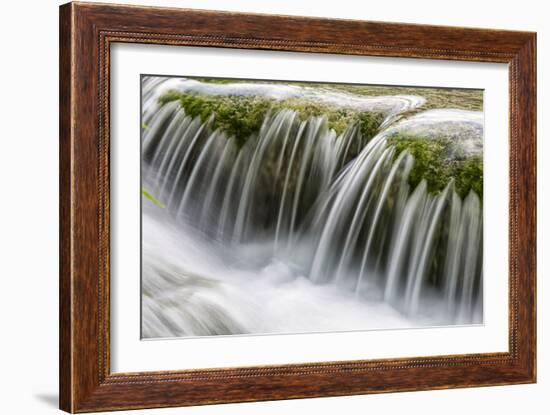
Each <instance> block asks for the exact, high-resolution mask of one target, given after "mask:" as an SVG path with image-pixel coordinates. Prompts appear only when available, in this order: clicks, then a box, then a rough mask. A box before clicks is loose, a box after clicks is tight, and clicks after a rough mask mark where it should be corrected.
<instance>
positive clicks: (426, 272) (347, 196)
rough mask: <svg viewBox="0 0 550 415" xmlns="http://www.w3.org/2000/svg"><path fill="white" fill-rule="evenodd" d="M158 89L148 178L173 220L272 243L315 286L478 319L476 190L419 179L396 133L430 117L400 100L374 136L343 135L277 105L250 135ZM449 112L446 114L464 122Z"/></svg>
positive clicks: (148, 136)
mask: <svg viewBox="0 0 550 415" xmlns="http://www.w3.org/2000/svg"><path fill="white" fill-rule="evenodd" d="M149 83H150V85H149V88H150V89H154V88H156V87H157V86H158V85H159V84H158V83H153V82H152V81H149ZM152 96H153V93H152V92H151V91H150V90H149V89H147V93H146V94H144V100H147V102H148V103H149V105H148V106H146V107H145V112H144V114H143V120H145V121H146V122H147V128H145V129H143V130H142V131H143V134H142V157H143V165H142V171H143V186H144V188H147V189H150V190H151V192H152V194H153V195H154V196H155V197H156V198H157V199H158V200H159V201H160V203H162V204H163V205H164V206H165V211H166V212H167V214H168V215H169V216H170V217H171V218H172V220H173V221H174V223H175V224H176V226H181V227H182V229H183V228H189V227H191V228H192V229H193V232H197V233H198V234H200V235H202V237H203V238H204V239H205V240H210V241H213V242H212V243H215V244H216V246H221V247H223V249H228V250H230V249H238V247H243V246H251V245H252V244H255V243H261V244H264V245H267V246H268V247H269V248H268V250H269V252H270V253H269V255H270V256H271V257H272V258H278V259H281V260H282V261H286V262H287V263H288V264H291V266H292V267H293V268H294V269H298V270H299V273H300V275H304V276H305V277H306V278H307V279H309V281H311V283H312V284H315V285H317V286H330V287H338V289H341V290H343V291H344V292H348V293H350V294H351V295H352V296H353V297H355V298H357V299H358V300H359V301H382V302H386V303H388V304H391V305H392V306H393V307H394V308H395V309H397V310H399V312H400V313H403V314H404V315H412V316H414V315H426V314H430V313H443V314H444V315H445V316H446V317H445V318H446V320H445V321H447V322H449V323H465V324H466V323H472V322H479V321H480V318H481V317H480V316H481V315H482V313H481V305H482V301H481V296H482V239H483V238H482V205H481V200H480V198H479V196H478V195H477V194H476V193H475V192H473V191H470V193H469V194H468V195H467V196H466V197H465V198H464V199H463V198H461V197H460V196H459V194H458V193H457V191H456V190H455V183H454V182H453V180H451V181H449V183H448V184H447V186H446V187H445V188H444V189H443V190H441V191H439V192H437V193H433V192H430V191H428V186H427V184H426V182H425V181H424V180H422V181H420V183H419V184H418V185H417V186H416V187H415V188H411V187H410V184H409V180H408V179H409V175H410V173H411V169H412V168H413V166H414V163H415V160H414V157H413V156H412V155H411V154H410V153H409V152H408V151H402V152H398V151H397V150H396V148H395V147H394V146H392V145H390V144H389V143H388V141H387V138H388V136H389V135H390V134H391V133H392V132H394V131H396V130H399V129H400V128H415V129H418V128H419V126H425V125H426V122H429V123H434V122H435V121H434V120H433V118H430V117H428V118H426V117H425V116H424V115H422V114H420V115H419V116H418V117H416V122H415V121H414V118H415V117H413V119H405V120H402V121H399V120H398V118H399V117H396V114H398V113H399V109H398V110H397V111H398V112H397V113H396V112H391V111H390V112H387V117H386V121H385V122H384V123H382V125H381V126H380V131H379V132H378V134H376V135H375V136H374V137H372V138H371V139H370V140H366V139H365V138H364V137H362V135H361V132H360V129H359V128H358V125H357V124H353V123H352V124H350V125H349V126H348V127H347V128H346V129H345V131H343V132H342V133H341V134H337V133H335V131H334V130H332V129H330V128H329V125H328V122H327V119H326V118H325V117H322V116H321V117H309V118H307V119H301V118H300V117H299V116H298V114H297V113H296V112H295V111H292V110H280V111H276V112H271V113H268V114H267V115H266V116H265V118H264V120H263V124H262V125H261V128H260V129H259V131H258V132H257V133H255V134H253V135H252V136H250V137H248V138H247V139H246V141H245V142H244V143H242V142H238V141H237V140H236V138H235V137H232V136H228V135H227V134H226V133H225V132H224V131H222V130H220V129H217V128H215V115H213V116H212V117H210V118H209V119H206V120H201V118H200V117H192V116H190V115H188V114H187V113H186V111H185V109H184V108H181V107H180V105H179V103H178V102H177V101H174V102H170V103H167V104H164V105H160V104H157V103H156V101H154V100H153V98H151V97H152ZM447 115H448V116H447V117H446V118H445V117H443V118H444V121H445V122H452V123H455V124H456V123H460V119H459V120H458V121H457V119H456V113H450V112H449V113H448V114H447ZM451 115H452V117H451ZM463 116H464V114H461V117H463ZM422 117H424V118H422ZM453 117H454V118H453ZM463 118H464V117H463ZM466 118H467V117H466ZM426 120H428V121H426ZM462 121H463V123H462V124H464V123H466V124H467V125H468V126H469V127H471V125H472V120H471V119H463V120H462ZM455 124H453V125H455ZM462 124H461V125H462ZM434 304H435V305H436V306H434ZM434 307H435V308H434ZM441 310H443V311H441Z"/></svg>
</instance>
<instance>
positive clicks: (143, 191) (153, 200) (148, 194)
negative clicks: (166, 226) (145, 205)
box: [141, 189, 165, 209]
mask: <svg viewBox="0 0 550 415" xmlns="http://www.w3.org/2000/svg"><path fill="white" fill-rule="evenodd" d="M141 191H142V193H143V196H145V197H146V198H147V199H149V200H150V201H151V202H153V203H154V204H155V205H157V206H158V207H160V208H163V209H164V207H165V206H164V204H162V203H161V202H159V201H158V200H157V199H156V198H155V197H154V196H153V195H152V194H151V193H149V192H148V191H147V190H145V189H142V190H141Z"/></svg>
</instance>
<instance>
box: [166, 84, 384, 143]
mask: <svg viewBox="0 0 550 415" xmlns="http://www.w3.org/2000/svg"><path fill="white" fill-rule="evenodd" d="M175 100H178V101H179V102H180V104H181V106H182V108H184V109H185V111H186V113H187V114H189V115H191V116H192V117H197V116H200V117H201V119H202V121H203V122H204V121H206V120H207V119H208V118H210V116H212V115H214V116H215V118H214V128H220V129H222V130H224V131H225V132H226V133H227V134H228V135H229V136H234V137H235V138H236V140H237V143H238V144H239V145H243V144H244V143H245V142H246V140H247V139H248V138H249V137H250V136H251V135H253V134H255V133H257V132H258V131H259V130H260V128H261V126H262V123H263V121H264V119H265V117H266V115H267V114H268V113H269V112H270V111H272V112H273V111H280V110H283V109H290V110H293V111H296V112H297V113H298V116H299V117H300V119H301V120H306V119H308V118H310V117H318V116H325V117H326V118H327V120H328V127H329V128H332V129H333V130H334V131H335V132H336V133H337V134H341V133H342V132H344V130H345V129H346V128H347V127H348V126H349V125H351V124H353V123H359V124H360V125H361V132H362V133H363V137H364V138H366V139H370V138H371V137H372V136H373V135H374V134H375V133H376V132H377V131H378V127H379V126H380V124H381V122H382V121H383V115H382V114H378V113H369V112H361V111H358V110H357V109H354V108H341V107H334V106H330V105H327V104H323V103H319V102H316V101H312V100H306V99H301V98H291V99H286V100H282V101H277V100H274V99H271V98H267V97H262V96H243V95H215V96H212V95H206V94H200V93H181V92H177V91H168V92H167V93H166V94H164V95H163V96H162V97H160V99H159V102H160V103H161V104H166V103H167V102H171V101H175Z"/></svg>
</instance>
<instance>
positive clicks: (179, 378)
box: [59, 3, 536, 412]
mask: <svg viewBox="0 0 550 415" xmlns="http://www.w3.org/2000/svg"><path fill="white" fill-rule="evenodd" d="M336 32H337V33H338V36H334V33H336ZM114 43H141V44H162V45H187V46H208V47H217V48H237V49H264V50H279V51H300V52H312V53H313V52H314V53H331V54H348V55H370V56H383V57H408V58H422V59H445V60H458V61H477V62H500V63H506V64H508V65H509V92H510V93H509V105H510V115H509V120H510V137H509V143H510V154H509V162H510V188H509V206H510V239H509V257H510V268H509V287H510V290H509V312H510V314H509V351H508V352H506V353H486V354H468V355H452V356H436V357H422V358H399V359H383V360H364V361H344V362H320V363H313V362H308V363H303V364H287V365H281V366H263V367H234V368H227V369H204V370H183V371H176V370H174V371H167V372H145V373H111V370H110V316H109V313H110V309H109V302H110V288H109V281H110V277H109V270H110V247H109V240H110V222H109V207H110V205H109V200H110V199H109V198H110V195H109V171H110V165H109V148H110V143H109V123H110V114H109V91H110V89H109V87H110V86H109V70H110V46H111V45H113V44H114ZM535 152H536V34H535V33H528V32H514V31H503V30H486V29H467V28H456V27H439V26H427V25H411V24H395V23H377V22H365V21H351V20H330V19H320V18H304V17H289V16H270V15H259V14H258V15H255V14H240V13H227V12H212V11H198V10H184V9H169V8H156V7H133V6H118V5H117V6H115V5H106V4H87V3H69V4H66V5H63V6H61V8H60V310H59V312H60V407H61V409H63V410H65V411H68V412H91V411H105V410H120V409H137V408H153V407H172V406H184V405H201V404H212V403H225V402H245V401H262V400H273V399H294V398H306V397H319V396H343V395H355V394H367V393H380V392H398V391H413V390H426V389H444V388H458V387H472V386H489V385H506V384H517V383H532V382H535V380H536V316H535V308H536V307H535V299H536V294H535V285H536V281H535V273H536V170H535V169H536V153H535ZM228 364H230V362H228Z"/></svg>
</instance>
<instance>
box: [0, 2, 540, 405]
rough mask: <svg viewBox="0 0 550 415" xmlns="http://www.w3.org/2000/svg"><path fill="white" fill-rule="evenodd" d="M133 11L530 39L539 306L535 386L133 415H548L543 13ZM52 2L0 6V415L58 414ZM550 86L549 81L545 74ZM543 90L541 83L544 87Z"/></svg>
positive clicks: (380, 6) (275, 7)
mask: <svg viewBox="0 0 550 415" xmlns="http://www.w3.org/2000/svg"><path fill="white" fill-rule="evenodd" d="M132 3H134V4H146V5H169V6H181V7H191V8H203V9H218V10H232V11H250V12H261V13H277V14H292V15H312V16H325V17H339V18H353V19H368V20H380V21H395V22H410V23H431V24H442V25H454V26H473V27H491V28H499V29H516V30H531V31H537V32H538V62H539V63H538V113H539V117H538V120H539V121H538V123H539V125H538V136H539V144H538V154H539V161H538V183H539V206H538V212H539V217H538V223H539V227H538V235H539V236H538V241H539V242H538V252H539V258H538V264H539V266H538V274H539V285H538V298H539V309H538V312H539V324H538V326H539V333H538V337H539V344H538V347H539V363H538V371H539V383H538V384H536V385H521V386H506V387H491V388H477V389H460V390H447V391H430V392H414V393H400V394H387V395H370V396H357V397H346V398H322V399H307V400H297V401H279V402H267V403H252V404H236V405H218V406H207V407H197V408H179V409H163V410H155V411H142V412H133V413H136V414H137V413H157V414H182V415H195V414H196V415H201V414H202V415H220V414H239V415H248V414H250V415H251V414H258V413H262V414H266V415H269V414H280V413H285V414H294V413H296V414H298V413H327V414H330V413H335V412H339V413H345V414H364V413H366V412H369V413H372V414H377V413H386V414H394V413H402V412H406V413H408V414H416V413H422V414H423V415H429V414H438V415H439V414H442V413H445V414H446V415H451V414H461V415H462V414H464V413H466V412H473V413H487V412H491V413H495V414H499V415H504V414H517V413H530V414H543V413H548V412H547V411H548V407H549V406H550V397H549V395H550V394H549V392H550V355H549V353H550V343H549V339H548V334H549V330H548V328H547V327H548V326H549V323H550V307H549V306H548V301H545V300H543V298H544V297H545V296H548V295H550V294H548V293H550V283H549V282H548V280H547V279H546V278H545V276H546V274H547V273H548V272H550V262H549V260H548V255H545V253H547V252H548V251H549V250H550V239H549V238H550V235H549V232H550V229H549V216H548V213H547V212H550V197H549V193H548V191H546V192H545V191H544V190H545V189H544V183H545V182H546V181H547V180H550V143H549V141H548V140H545V139H544V138H545V137H547V136H548V134H549V133H550V124H549V122H548V118H546V117H544V116H543V115H544V114H547V113H548V112H549V109H548V102H549V101H550V90H548V85H547V84H545V83H544V82H543V78H544V76H543V68H546V67H547V66H548V64H549V63H550V62H549V61H550V47H549V42H550V41H548V39H549V38H550V26H548V23H547V22H548V19H549V18H550V13H548V11H547V10H545V9H546V7H545V6H546V4H545V2H542V1H536V0H523V1H521V2H520V3H518V2H517V1H514V2H512V1H504V0H501V1H498V2H496V1H495V2H481V1H479V0H473V1H472V0H462V1H460V2H442V1H424V0H416V1H410V0H393V1H392V2H384V1H377V2H359V1H357V0H338V1H323V0H316V1H306V0H302V1H298V0H262V1H258V0H256V1H246V0H232V1H230V2H228V1H223V0H203V1H198V0H189V1H184V0H181V1H158V0H157V1H154V0H149V1H139V0H133V1H132ZM59 4H60V2H59V1H57V0H32V1H31V0H26V1H19V2H15V1H14V2H4V3H3V9H2V24H1V25H0V30H1V39H2V43H1V48H2V50H1V52H2V53H1V56H2V64H1V65H0V71H1V74H2V77H1V78H0V80H1V81H2V82H3V83H2V87H1V88H0V105H1V107H2V108H1V109H2V110H1V112H0V114H2V115H1V117H0V141H1V147H0V169H1V174H0V183H1V184H0V195H1V196H0V211H1V214H0V242H1V250H0V252H1V254H0V258H1V261H0V264H1V267H0V275H1V276H0V278H1V279H2V285H1V287H2V290H1V291H0V319H1V320H0V327H1V332H2V337H1V342H0V383H1V390H2V394H1V396H2V398H1V399H0V408H1V409H0V412H2V413H8V414H19V413H21V414H27V413H29V414H43V413H46V414H47V413H55V412H56V411H57V409H56V408H57V381H58V380H57V379H58V374H57V333H58V331H57V292H58V284H57V272H58V266H57V256H58V249H57V244H58V224H57V215H58V213H57V209H58V203H57V198H58V184H57V177H58V155H57V154H58V141H57V133H58V126H57V124H58V109H57V105H58V95H57V91H58V89H57V88H58V63H57V57H58V51H57V48H58V25H57V24H58V9H57V6H58V5H59ZM549 74H550V73H549ZM546 78H547V79H548V75H547V76H546Z"/></svg>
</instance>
